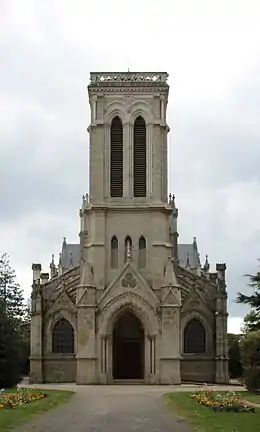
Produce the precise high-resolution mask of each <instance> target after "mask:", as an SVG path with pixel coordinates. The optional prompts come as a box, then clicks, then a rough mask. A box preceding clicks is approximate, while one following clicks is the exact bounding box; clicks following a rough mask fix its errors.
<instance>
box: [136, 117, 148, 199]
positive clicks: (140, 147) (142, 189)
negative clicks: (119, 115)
mask: <svg viewBox="0 0 260 432" xmlns="http://www.w3.org/2000/svg"><path fill="white" fill-rule="evenodd" d="M134 196H135V197H145V196H146V124H145V121H144V119H143V117H141V116H139V117H137V118H136V120H135V123H134Z"/></svg>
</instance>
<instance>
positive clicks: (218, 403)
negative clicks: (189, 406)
mask: <svg viewBox="0 0 260 432" xmlns="http://www.w3.org/2000/svg"><path fill="white" fill-rule="evenodd" d="M191 397H192V398H193V399H195V400H196V402H198V403H199V404H200V405H204V406H206V407H208V408H211V409H212V410H213V411H215V412H218V411H226V412H236V413H238V412H246V413H254V412H255V408H253V407H249V406H246V405H245V404H244V403H243V401H242V400H241V396H240V395H239V394H238V393H235V392H226V393H219V392H214V391H213V390H210V389H205V390H203V391H200V392H197V393H193V394H192V395H191Z"/></svg>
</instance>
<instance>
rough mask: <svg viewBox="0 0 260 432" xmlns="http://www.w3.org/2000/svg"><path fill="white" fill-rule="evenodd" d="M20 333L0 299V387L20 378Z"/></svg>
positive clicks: (13, 383) (6, 386) (14, 383)
mask: <svg viewBox="0 0 260 432" xmlns="http://www.w3.org/2000/svg"><path fill="white" fill-rule="evenodd" d="M20 353H21V335H20V332H19V329H18V328H17V325H16V322H15V320H14V319H13V318H12V317H10V316H8V314H7V313H6V305H5V303H4V301H3V299H0V388H10V387H13V386H15V385H17V384H18V383H19V381H20V380H21V356H20Z"/></svg>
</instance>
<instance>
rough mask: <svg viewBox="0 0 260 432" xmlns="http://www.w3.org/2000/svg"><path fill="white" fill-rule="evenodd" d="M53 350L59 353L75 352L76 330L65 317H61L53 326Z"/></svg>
mask: <svg viewBox="0 0 260 432" xmlns="http://www.w3.org/2000/svg"><path fill="white" fill-rule="evenodd" d="M52 352H53V353H59V354H73V353H74V330H73V327H72V325H71V324H70V323H69V321H68V320H66V319H65V318H61V319H60V320H59V321H57V322H56V324H55V325H54V327H53V331H52Z"/></svg>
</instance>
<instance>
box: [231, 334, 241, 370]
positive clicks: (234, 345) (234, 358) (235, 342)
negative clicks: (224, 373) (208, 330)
mask: <svg viewBox="0 0 260 432" xmlns="http://www.w3.org/2000/svg"><path fill="white" fill-rule="evenodd" d="M240 339H241V336H240V335H237V334H232V333H229V334H228V356H229V361H228V368H229V375H230V378H241V377H242V375H243V366H242V363H241V352H240V347H239V342H240Z"/></svg>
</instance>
